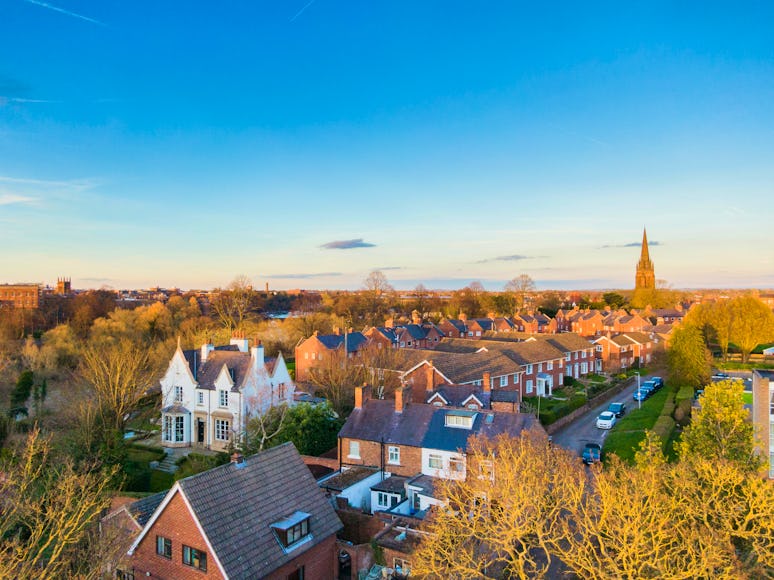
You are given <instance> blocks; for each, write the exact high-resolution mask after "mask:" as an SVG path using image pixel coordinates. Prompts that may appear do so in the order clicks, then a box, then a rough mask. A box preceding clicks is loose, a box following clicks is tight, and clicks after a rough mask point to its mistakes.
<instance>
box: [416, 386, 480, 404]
mask: <svg viewBox="0 0 774 580" xmlns="http://www.w3.org/2000/svg"><path fill="white" fill-rule="evenodd" d="M435 392H436V393H438V394H439V395H441V396H442V397H443V398H444V399H446V401H448V403H449V406H450V407H461V406H462V403H463V402H464V401H465V400H467V399H468V398H470V396H471V395H474V396H475V397H476V398H477V399H478V400H479V401H481V404H482V406H483V407H484V408H489V393H486V392H484V390H483V389H482V387H477V386H475V385H440V386H438V387H436V389H435ZM431 396H432V395H431V394H430V393H428V394H427V399H428V401H429V400H430V397H431Z"/></svg>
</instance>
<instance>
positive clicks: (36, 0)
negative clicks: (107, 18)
mask: <svg viewBox="0 0 774 580" xmlns="http://www.w3.org/2000/svg"><path fill="white" fill-rule="evenodd" d="M313 1H314V0H313ZM25 2H28V3H29V4H34V5H35V6H41V7H43V8H48V9H49V10H53V11H54V12H60V13H61V14H66V15H67V16H72V17H73V18H80V19H81V20H85V21H86V22H91V23H92V24H98V25H99V26H106V25H105V23H104V22H100V21H99V20H97V19H96V18H89V17H88V16H84V15H83V14H78V13H77V12H73V11H72V10H66V9H65V8H60V7H59V6H54V5H53V4H49V3H48V2H41V1H40V0H25ZM310 4H311V2H310Z"/></svg>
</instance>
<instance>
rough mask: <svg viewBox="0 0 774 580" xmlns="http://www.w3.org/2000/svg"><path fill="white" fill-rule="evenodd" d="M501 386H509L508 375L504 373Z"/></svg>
mask: <svg viewBox="0 0 774 580" xmlns="http://www.w3.org/2000/svg"><path fill="white" fill-rule="evenodd" d="M500 386H501V387H507V386H508V375H503V376H501V377H500Z"/></svg>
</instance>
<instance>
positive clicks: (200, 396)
mask: <svg viewBox="0 0 774 580" xmlns="http://www.w3.org/2000/svg"><path fill="white" fill-rule="evenodd" d="M196 404H197V405H204V393H203V392H202V391H199V392H198V393H196Z"/></svg>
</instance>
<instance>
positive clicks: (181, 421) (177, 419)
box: [164, 415, 185, 443]
mask: <svg viewBox="0 0 774 580" xmlns="http://www.w3.org/2000/svg"><path fill="white" fill-rule="evenodd" d="M184 436H185V417H184V416H182V415H164V441H167V442H169V443H182V442H183V441H184Z"/></svg>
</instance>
